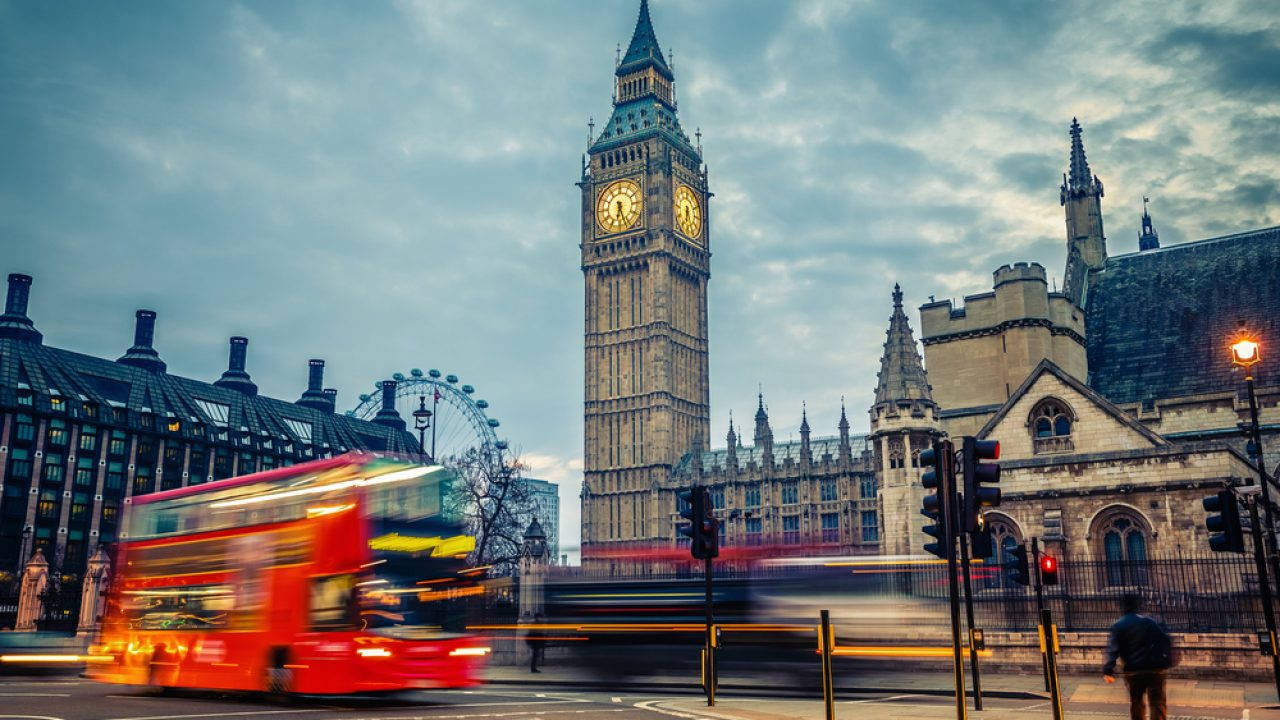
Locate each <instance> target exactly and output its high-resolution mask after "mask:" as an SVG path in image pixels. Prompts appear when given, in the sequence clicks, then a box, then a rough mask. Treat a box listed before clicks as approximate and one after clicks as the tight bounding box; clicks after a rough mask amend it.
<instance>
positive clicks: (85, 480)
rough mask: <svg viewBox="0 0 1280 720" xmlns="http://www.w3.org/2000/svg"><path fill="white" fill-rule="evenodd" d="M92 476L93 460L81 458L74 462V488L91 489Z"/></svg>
mask: <svg viewBox="0 0 1280 720" xmlns="http://www.w3.org/2000/svg"><path fill="white" fill-rule="evenodd" d="M94 474H95V473H94V463H93V458H91V457H82V458H78V459H77V460H76V487H92V486H93V479H94Z"/></svg>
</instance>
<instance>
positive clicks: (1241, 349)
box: [1231, 337, 1262, 382]
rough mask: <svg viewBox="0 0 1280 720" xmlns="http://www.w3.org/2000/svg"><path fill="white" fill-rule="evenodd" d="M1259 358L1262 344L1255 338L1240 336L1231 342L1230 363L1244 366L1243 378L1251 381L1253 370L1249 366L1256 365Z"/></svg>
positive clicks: (1260, 357)
mask: <svg viewBox="0 0 1280 720" xmlns="http://www.w3.org/2000/svg"><path fill="white" fill-rule="evenodd" d="M1261 359H1262V346H1261V345H1259V344H1258V341H1257V340H1254V339H1252V338H1248V337H1242V338H1240V339H1239V340H1237V341H1235V342H1234V343H1232V344H1231V364H1232V365H1238V366H1239V367H1242V368H1244V369H1245V373H1246V377H1245V379H1247V380H1248V381H1249V382H1253V371H1252V370H1250V369H1249V368H1251V367H1253V366H1254V365H1257V364H1258V361H1259V360H1261Z"/></svg>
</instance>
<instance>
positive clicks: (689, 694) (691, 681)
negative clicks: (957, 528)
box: [486, 666, 1280, 720]
mask: <svg viewBox="0 0 1280 720" xmlns="http://www.w3.org/2000/svg"><path fill="white" fill-rule="evenodd" d="M486 674H487V678H488V681H489V682H491V683H493V684H498V685H512V684H518V685H526V684H527V685H538V686H542V687H548V686H555V685H564V686H566V687H578V688H583V687H586V688H598V689H601V690H608V691H621V690H623V689H624V688H619V687H610V686H609V684H608V683H607V682H604V681H602V680H600V679H599V678H598V677H597V676H595V675H592V674H590V673H585V672H583V671H581V670H580V669H576V668H557V667H548V668H545V669H544V670H543V672H542V673H540V674H538V675H531V674H530V673H529V671H528V670H527V669H526V668H523V667H511V666H491V667H490V668H489V669H488V671H487V673H486ZM982 680H983V695H984V697H986V698H988V699H989V702H988V703H987V709H985V710H984V711H983V712H981V713H975V714H974V715H972V717H974V718H983V719H990V720H1005V719H1006V718H1009V719H1012V718H1039V717H1044V718H1048V717H1050V707H1049V695H1048V693H1046V692H1045V690H1044V679H1043V677H1042V676H1040V675H1027V674H1020V673H1019V674H1011V673H1004V674H996V673H993V672H988V673H985V674H984V675H983V678H982ZM951 682H952V680H951V674H950V673H947V672H934V671H916V670H912V671H910V672H888V671H885V670H874V669H861V670H859V671H858V672H856V673H849V674H848V676H847V677H843V678H837V679H836V687H837V690H838V691H840V690H844V691H846V692H839V693H838V695H837V702H836V717H837V718H870V717H874V718H888V719H899V718H900V719H903V720H906V719H908V718H920V719H922V720H923V719H932V718H954V717H955V710H954V706H953V705H952V704H951V703H949V702H947V701H946V700H945V698H949V697H951V696H952V695H951ZM781 684H782V683H781V682H780V681H779V679H777V678H773V679H771V678H770V677H769V676H767V675H759V676H757V677H722V678H721V683H720V687H721V694H720V695H719V696H718V697H717V699H716V707H714V708H708V707H707V706H706V700H705V699H704V698H703V696H702V695H701V689H700V687H699V685H698V684H697V678H696V677H687V676H674V675H666V676H663V675H653V676H646V677H645V678H644V679H643V680H639V681H637V682H636V683H634V684H628V685H627V686H626V689H631V690H634V691H636V692H645V693H658V694H664V693H667V692H669V693H671V694H672V695H673V697H671V698H669V699H663V700H655V701H650V702H648V703H644V704H643V705H644V707H646V708H648V709H651V710H655V711H658V712H662V713H664V714H668V715H670V716H672V717H684V718H705V719H706V720H807V719H808V718H823V717H824V712H823V704H822V701H821V698H820V696H819V693H820V692H821V691H820V689H819V688H818V687H816V686H815V687H813V688H812V691H813V699H808V698H787V697H785V694H787V692H788V691H790V692H791V693H795V688H796V687H797V686H794V685H793V686H790V687H778V686H780V685H781ZM771 685H772V686H775V687H774V688H770V687H769V686H771ZM1061 685H1062V694H1063V706H1064V711H1065V713H1066V715H1067V716H1068V717H1071V716H1072V715H1080V716H1085V717H1121V718H1123V717H1127V716H1128V695H1127V692H1126V690H1125V686H1124V683H1123V681H1121V682H1117V683H1116V684H1114V685H1107V684H1106V683H1104V682H1103V681H1102V678H1101V676H1098V675H1064V676H1062V678H1061ZM1166 688H1167V690H1166V692H1167V695H1168V698H1169V716H1170V717H1171V718H1172V717H1193V718H1202V717H1231V718H1241V717H1242V716H1243V713H1242V711H1243V710H1245V709H1248V711H1249V713H1248V715H1247V717H1248V718H1249V720H1273V719H1274V720H1280V710H1274V709H1268V708H1269V707H1276V706H1280V702H1277V698H1276V689H1275V686H1274V685H1272V684H1269V683H1257V682H1228V681H1223V680H1191V679H1171V680H1169V681H1168V684H1167V686H1166ZM848 691H858V692H863V691H869V692H877V693H879V696H878V697H873V698H859V696H858V695H857V694H854V693H852V692H848ZM885 693H889V694H890V697H892V698H893V699H892V700H889V699H886V698H884V697H883V695H884V694H885ZM770 695H772V696H773V697H770ZM780 696H783V697H780ZM873 703H874V704H873Z"/></svg>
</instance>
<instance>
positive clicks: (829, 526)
mask: <svg viewBox="0 0 1280 720" xmlns="http://www.w3.org/2000/svg"><path fill="white" fill-rule="evenodd" d="M822 542H824V543H838V542H840V514H839V513H823V514H822Z"/></svg>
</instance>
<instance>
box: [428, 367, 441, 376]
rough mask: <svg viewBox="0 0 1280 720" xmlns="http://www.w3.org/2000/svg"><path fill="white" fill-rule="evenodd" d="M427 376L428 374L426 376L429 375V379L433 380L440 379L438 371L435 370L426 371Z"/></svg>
mask: <svg viewBox="0 0 1280 720" xmlns="http://www.w3.org/2000/svg"><path fill="white" fill-rule="evenodd" d="M427 374H428V375H430V376H431V377H433V378H438V377H440V371H439V370H436V369H435V368H431V369H430V370H428V371H427Z"/></svg>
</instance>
